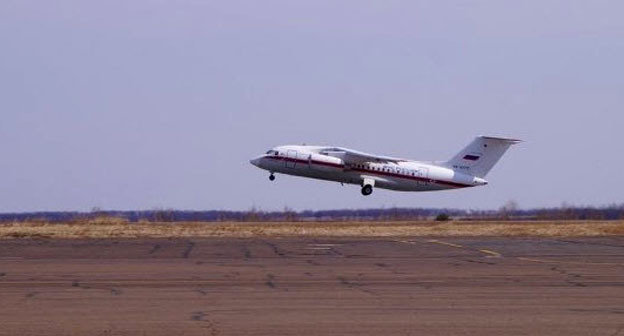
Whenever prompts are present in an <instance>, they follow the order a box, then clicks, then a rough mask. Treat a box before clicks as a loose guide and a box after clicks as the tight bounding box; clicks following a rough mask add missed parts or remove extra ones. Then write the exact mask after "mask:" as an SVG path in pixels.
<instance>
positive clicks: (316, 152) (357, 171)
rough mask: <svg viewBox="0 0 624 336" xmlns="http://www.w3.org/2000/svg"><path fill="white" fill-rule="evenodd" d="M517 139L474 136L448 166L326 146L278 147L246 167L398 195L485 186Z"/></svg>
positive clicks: (364, 191) (445, 163)
mask: <svg viewBox="0 0 624 336" xmlns="http://www.w3.org/2000/svg"><path fill="white" fill-rule="evenodd" d="M519 142H522V141H521V140H517V139H507V138H498V137H491V136H478V137H476V138H475V139H474V140H473V141H472V142H471V143H470V144H469V145H468V146H466V148H464V149H463V150H462V151H460V152H459V153H457V155H455V156H453V158H451V159H450V160H448V161H443V162H425V161H413V160H406V159H400V158H394V157H389V156H380V155H374V154H367V153H364V152H360V151H356V150H352V149H348V148H343V147H330V146H306V145H302V146H290V145H289V146H278V147H275V148H272V149H271V150H269V151H268V152H266V154H263V155H260V156H258V157H256V158H254V159H252V160H250V163H251V164H253V165H254V166H256V167H258V168H261V169H264V170H267V171H269V173H270V175H269V180H271V181H274V180H275V173H281V174H286V175H294V176H302V177H308V178H314V179H320V180H327V181H334V182H339V183H341V184H345V183H346V184H357V185H360V186H361V188H362V189H361V192H362V195H364V196H368V195H370V194H372V193H373V188H382V189H389V190H396V191H435V190H447V189H459V188H468V187H477V186H483V185H486V184H488V181H486V180H485V176H486V175H487V174H488V173H489V172H490V170H491V169H492V168H493V167H494V165H495V164H496V163H497V162H498V161H499V159H500V158H501V157H502V156H503V154H505V152H506V151H507V149H509V147H511V146H512V145H514V144H517V143H519Z"/></svg>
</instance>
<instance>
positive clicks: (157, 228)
mask: <svg viewBox="0 0 624 336" xmlns="http://www.w3.org/2000/svg"><path fill="white" fill-rule="evenodd" d="M618 235H624V221H563V222H554V221H542V222H453V221H452V222H425V221H416V222H269V223H239V222H214V223H203V222H174V223H151V222H139V223H129V222H128V221H125V220H123V219H119V218H114V217H113V218H107V219H106V218H99V219H97V220H85V221H82V222H75V223H60V224H56V223H42V222H15V223H4V224H0V239H2V238H4V239H10V238H141V237H145V238H148V237H149V238H170V237H273V236H285V237H286V236H311V237H408V236H544V237H560V236H578V237H581V236H583V237H588V236H618Z"/></svg>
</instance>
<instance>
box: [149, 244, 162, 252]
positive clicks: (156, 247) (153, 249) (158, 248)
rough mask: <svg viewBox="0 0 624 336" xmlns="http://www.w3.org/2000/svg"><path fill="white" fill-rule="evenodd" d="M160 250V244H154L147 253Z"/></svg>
mask: <svg viewBox="0 0 624 336" xmlns="http://www.w3.org/2000/svg"><path fill="white" fill-rule="evenodd" d="M158 250H160V244H156V245H154V246H153V247H152V249H151V250H150V251H149V254H154V252H156V251H158Z"/></svg>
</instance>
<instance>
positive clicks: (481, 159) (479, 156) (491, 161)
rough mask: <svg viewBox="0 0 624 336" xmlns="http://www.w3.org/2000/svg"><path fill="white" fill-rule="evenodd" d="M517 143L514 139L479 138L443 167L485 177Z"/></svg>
mask: <svg viewBox="0 0 624 336" xmlns="http://www.w3.org/2000/svg"><path fill="white" fill-rule="evenodd" d="M519 142H521V141H520V140H516V139H506V138H495V137H488V136H479V137H476V138H475V139H474V140H473V141H472V142H471V143H470V144H469V145H468V146H467V147H466V148H464V149H463V150H462V151H461V152H459V153H458V154H457V155H455V156H454V157H453V158H452V159H451V160H449V161H447V162H446V164H445V165H446V166H448V167H449V168H452V169H454V170H456V171H460V172H463V173H467V174H470V175H473V176H477V177H485V175H487V173H488V172H489V171H490V170H492V167H494V165H495V164H496V163H497V162H498V160H500V158H501V157H502V156H503V154H505V152H506V151H507V149H509V147H510V146H511V145H514V144H517V143H519Z"/></svg>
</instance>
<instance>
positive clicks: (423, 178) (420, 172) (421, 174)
mask: <svg viewBox="0 0 624 336" xmlns="http://www.w3.org/2000/svg"><path fill="white" fill-rule="evenodd" d="M414 172H415V173H416V177H418V178H419V179H418V184H420V185H426V184H428V183H429V179H428V178H427V177H428V175H429V174H428V173H429V170H428V169H427V168H423V167H418V168H416V169H415V170H414Z"/></svg>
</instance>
